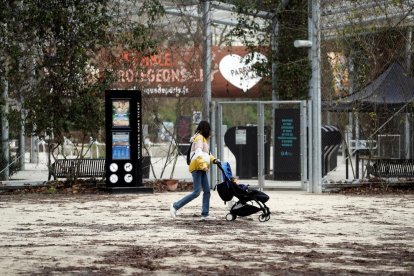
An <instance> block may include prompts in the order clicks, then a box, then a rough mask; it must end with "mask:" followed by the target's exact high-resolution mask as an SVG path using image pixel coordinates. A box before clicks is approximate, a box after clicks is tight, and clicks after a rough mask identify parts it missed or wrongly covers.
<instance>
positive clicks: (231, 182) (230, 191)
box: [214, 162, 270, 222]
mask: <svg viewBox="0 0 414 276" xmlns="http://www.w3.org/2000/svg"><path fill="white" fill-rule="evenodd" d="M217 166H218V168H219V169H220V170H221V172H222V173H223V180H224V182H222V183H220V184H217V185H216V187H215V188H214V189H217V192H218V194H219V196H220V198H221V199H222V200H223V201H224V202H228V201H230V200H232V198H233V197H236V198H237V199H238V201H237V202H236V203H234V204H233V205H232V206H231V208H230V212H229V213H228V214H227V215H226V220H235V219H236V218H237V217H238V216H239V217H246V216H250V215H252V214H254V213H257V212H260V211H261V212H262V214H261V215H259V221H261V222H264V221H268V220H269V219H270V210H269V208H268V207H267V206H266V204H265V203H266V202H267V201H268V200H269V196H268V195H267V194H265V193H263V192H261V191H258V190H255V189H251V188H250V187H249V186H248V185H244V184H237V181H236V179H235V178H234V177H233V175H232V172H231V168H230V164H229V163H227V162H222V163H217Z"/></svg>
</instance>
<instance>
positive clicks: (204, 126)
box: [196, 121, 211, 139]
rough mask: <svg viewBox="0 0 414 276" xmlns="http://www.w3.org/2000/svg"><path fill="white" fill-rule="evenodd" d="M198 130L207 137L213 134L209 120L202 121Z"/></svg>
mask: <svg viewBox="0 0 414 276" xmlns="http://www.w3.org/2000/svg"><path fill="white" fill-rule="evenodd" d="M197 132H198V133H200V134H201V135H203V136H204V138H206V139H207V138H208V137H210V134H211V127H210V124H209V123H208V122H207V121H201V122H200V123H199V124H198V126H197V129H196V133H197Z"/></svg>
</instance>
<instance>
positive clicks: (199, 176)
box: [173, 171, 210, 217]
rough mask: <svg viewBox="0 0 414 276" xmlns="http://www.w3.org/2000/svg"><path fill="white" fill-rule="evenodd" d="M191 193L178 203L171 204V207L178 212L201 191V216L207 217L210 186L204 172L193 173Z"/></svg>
mask: <svg viewBox="0 0 414 276" xmlns="http://www.w3.org/2000/svg"><path fill="white" fill-rule="evenodd" d="M191 174H192V175H193V189H194V190H193V192H192V193H191V194H188V195H186V196H185V197H183V198H182V199H180V200H179V201H177V202H175V203H174V204H173V207H174V208H175V209H176V210H178V209H180V208H182V207H183V206H184V205H186V204H187V203H189V202H190V201H192V200H193V199H195V198H196V197H198V196H199V195H200V193H201V189H203V205H202V207H201V216H203V217H206V216H208V210H209V208H210V185H209V184H208V178H207V173H206V172H205V171H193V172H192V173H191Z"/></svg>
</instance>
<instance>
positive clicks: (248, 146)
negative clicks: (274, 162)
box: [224, 126, 270, 179]
mask: <svg viewBox="0 0 414 276" xmlns="http://www.w3.org/2000/svg"><path fill="white" fill-rule="evenodd" d="M224 142H225V144H226V146H227V147H228V148H229V150H230V151H231V152H232V153H233V154H234V156H235V158H236V175H237V176H238V177H239V178H244V179H251V178H257V176H258V162H257V126H237V127H232V128H229V129H228V130H227V131H226V133H225V134H224ZM269 163H270V131H269V128H268V127H265V174H268V173H269Z"/></svg>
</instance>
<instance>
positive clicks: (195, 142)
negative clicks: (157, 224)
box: [170, 121, 219, 220]
mask: <svg viewBox="0 0 414 276" xmlns="http://www.w3.org/2000/svg"><path fill="white" fill-rule="evenodd" d="M210 135H211V128H210V124H209V123H208V122H207V121H201V122H200V123H199V124H198V126H197V129H196V131H195V134H194V136H193V137H191V139H190V142H192V145H191V153H190V156H191V162H190V164H189V167H188V169H189V171H190V173H191V175H192V176H193V192H192V193H190V194H188V195H186V196H185V197H183V198H182V199H180V200H179V201H177V202H174V203H171V205H170V213H171V216H172V217H173V218H176V217H177V210H178V209H181V208H182V207H184V205H186V204H187V203H189V202H190V201H192V200H193V199H195V198H197V197H198V196H199V195H200V193H201V190H203V201H202V206H201V219H202V220H208V219H214V217H212V216H209V209H210V185H209V183H208V178H207V172H208V170H209V167H210V163H211V162H212V163H214V164H215V163H217V162H219V160H218V159H216V158H215V157H214V156H213V155H211V153H210V147H209V143H208V139H209V138H210Z"/></svg>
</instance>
